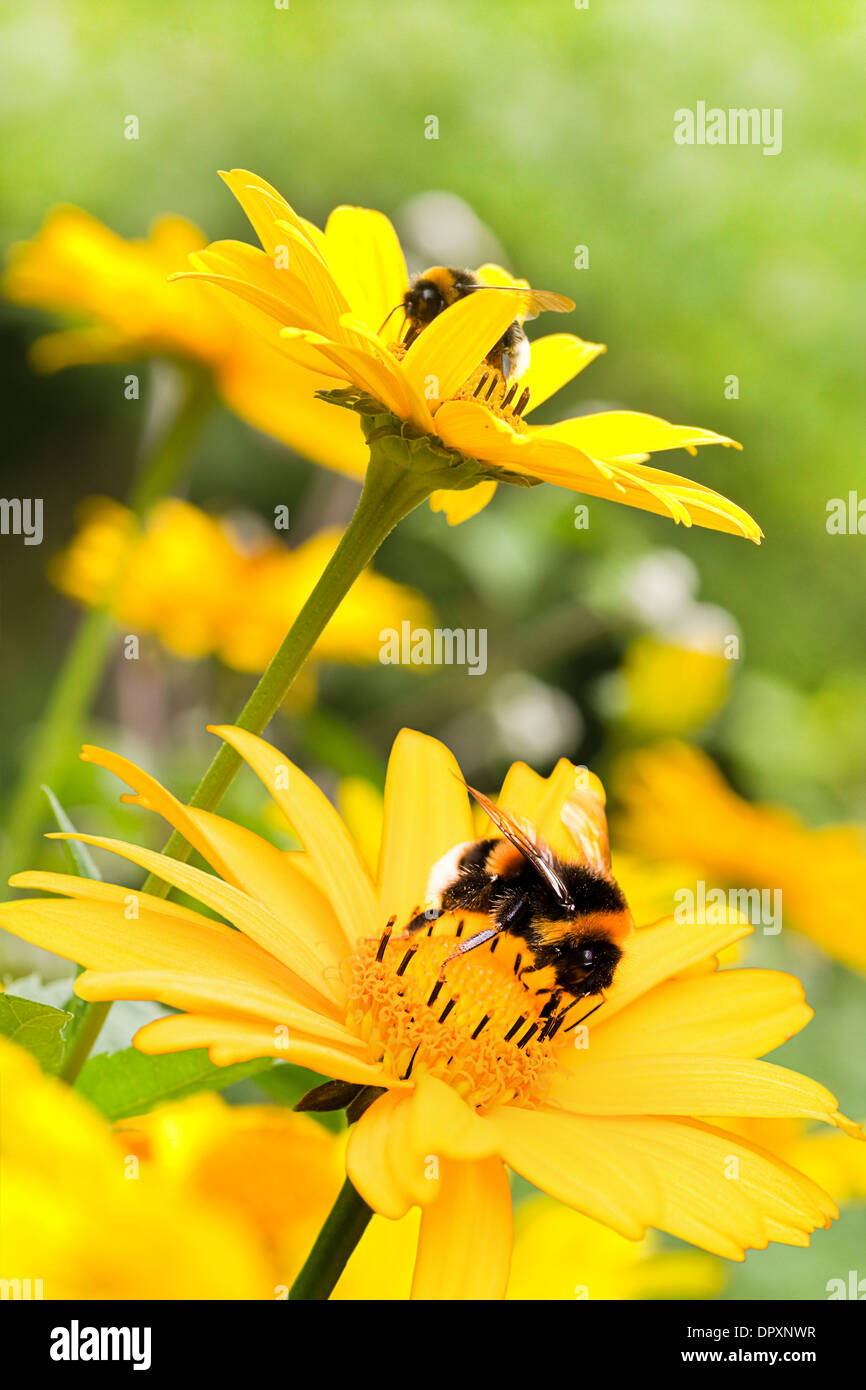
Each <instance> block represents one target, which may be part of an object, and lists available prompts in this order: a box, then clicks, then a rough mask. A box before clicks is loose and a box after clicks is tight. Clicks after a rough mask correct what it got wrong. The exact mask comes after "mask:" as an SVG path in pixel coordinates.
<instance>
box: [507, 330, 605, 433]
mask: <svg viewBox="0 0 866 1390" xmlns="http://www.w3.org/2000/svg"><path fill="white" fill-rule="evenodd" d="M606 351H607V349H606V348H605V346H604V344H603V343H585V342H584V341H583V339H582V338H575V337H574V335H573V334H571V333H550V334H548V335H547V337H545V338H536V340H535V342H534V343H533V344H532V348H531V356H530V359H529V366H528V367H527V369H526V371H525V372H524V374H523V376H522V377H521V379H520V384H521V386H522V387H527V386H528V387H529V404H528V406H527V407H526V410H525V411H524V414H525V415H529V414H531V412H532V411H533V410H535V408H536V406H539V405H543V404H544V402H545V401H547V400H549V399H550V397H551V396H553V395H555V394H556V392H557V391H559V390H561V388H562V387H563V386H565V385H566V384H567V383H568V382H569V381H571V380H572V378H573V377H576V376H577V374H578V372H582V371H583V369H584V367H588V366H589V364H590V362H594V361H595V359H596V357H598V356H599V355H600V353H602V352H606Z"/></svg>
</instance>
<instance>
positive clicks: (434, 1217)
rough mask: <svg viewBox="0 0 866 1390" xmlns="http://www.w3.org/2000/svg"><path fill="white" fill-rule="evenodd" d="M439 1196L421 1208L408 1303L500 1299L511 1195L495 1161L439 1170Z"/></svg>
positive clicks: (501, 1167)
mask: <svg viewBox="0 0 866 1390" xmlns="http://www.w3.org/2000/svg"><path fill="white" fill-rule="evenodd" d="M440 1188H441V1191H440V1194H439V1198H438V1200H437V1201H436V1202H434V1203H433V1204H432V1206H429V1207H425V1208H424V1211H423V1215H422V1217H421V1233H420V1235H419V1238H418V1256H417V1259H416V1262H415V1276H414V1279H413V1281H412V1298H413V1299H429V1300H435V1301H439V1302H444V1301H452V1300H456V1299H459V1300H475V1299H478V1300H491V1299H500V1298H504V1297H505V1290H506V1287H507V1285H508V1274H509V1270H510V1267H511V1246H512V1239H513V1232H512V1212H511V1190H510V1188H509V1186H508V1177H507V1174H506V1172H505V1168H504V1165H503V1164H502V1162H501V1160H500V1159H498V1158H487V1159H481V1160H479V1161H478V1162H475V1163H454V1162H449V1161H448V1160H446V1161H445V1162H444V1163H443V1164H442V1171H441V1176H440Z"/></svg>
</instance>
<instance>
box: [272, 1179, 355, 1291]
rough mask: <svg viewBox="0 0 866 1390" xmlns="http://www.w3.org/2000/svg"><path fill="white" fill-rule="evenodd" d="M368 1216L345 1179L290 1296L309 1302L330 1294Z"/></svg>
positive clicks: (349, 1183)
mask: <svg viewBox="0 0 866 1390" xmlns="http://www.w3.org/2000/svg"><path fill="white" fill-rule="evenodd" d="M372 1215H373V1212H372V1210H371V1208H370V1207H368V1206H367V1203H366V1202H365V1201H364V1198H363V1197H361V1196H360V1195H359V1194H358V1193H357V1192H356V1191H355V1189H354V1187H353V1186H352V1184H351V1182H350V1181H349V1179H348V1178H347V1179H346V1181H345V1182H344V1183H343V1186H342V1188H341V1190H340V1195H339V1197H338V1198H337V1200H336V1202H335V1203H334V1205H333V1207H332V1208H331V1210H330V1212H329V1214H328V1217H327V1219H326V1221H325V1224H324V1226H323V1227H322V1229H321V1231H320V1232H319V1234H318V1236H317V1237H316V1243H315V1245H314V1246H313V1248H312V1250H311V1251H310V1253H309V1255H308V1256H307V1259H306V1263H305V1264H304V1267H303V1269H302V1270H301V1272H300V1274H299V1275H298V1277H297V1279H296V1280H295V1282H294V1284H293V1285H292V1287H291V1290H290V1292H289V1298H290V1299H305V1300H307V1301H310V1300H313V1299H319V1300H321V1299H327V1298H329V1297H330V1295H331V1293H332V1292H333V1289H334V1286H335V1285H336V1283H337V1280H338V1279H339V1277H340V1275H341V1274H342V1273H343V1270H344V1269H345V1268H346V1264H347V1262H348V1260H349V1257H350V1255H351V1254H352V1251H353V1250H354V1249H355V1246H356V1245H357V1244H358V1241H359V1240H360V1239H361V1236H362V1235H363V1234H364V1232H365V1231H366V1229H367V1226H368V1224H369V1221H370V1217H371V1216H372Z"/></svg>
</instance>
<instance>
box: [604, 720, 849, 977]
mask: <svg viewBox="0 0 866 1390" xmlns="http://www.w3.org/2000/svg"><path fill="white" fill-rule="evenodd" d="M617 790H618V792H619V795H620V798H621V801H622V806H623V815H622V818H621V821H620V831H621V834H622V837H623V839H624V840H625V842H626V843H627V844H628V845H629V846H630V847H631V848H632V849H634V850H636V851H638V852H640V854H642V855H644V856H646V857H648V858H649V859H651V860H653V861H656V862H657V861H659V860H662V861H664V860H676V861H677V862H678V863H686V864H689V865H691V873H692V875H693V876H694V875H698V876H704V877H712V878H713V879H714V880H715V881H716V882H718V883H721V884H725V885H732V886H735V887H740V886H742V887H745V888H749V889H770V890H774V889H778V890H780V892H781V895H782V897H781V902H782V912H783V921H784V924H785V925H786V926H790V927H794V928H796V929H797V930H798V931H801V932H804V933H805V934H806V935H807V936H809V937H811V938H812V940H813V941H815V942H816V943H817V944H818V945H819V946H820V947H821V948H822V949H823V950H825V951H827V952H829V954H830V955H832V956H835V957H836V958H837V959H838V960H840V961H842V963H843V964H845V965H848V966H851V967H852V968H854V969H858V970H866V928H864V925H863V903H864V901H866V830H864V828H863V827H862V826H858V825H834V826H826V827H824V828H823V829H819V830H810V829H808V828H807V827H806V826H804V825H803V823H802V821H800V820H799V819H798V818H797V817H796V816H795V815H794V814H793V813H792V812H791V811H788V810H785V809H784V808H782V807H776V806H763V805H758V806H752V805H750V803H749V802H747V801H745V800H744V799H743V798H742V797H741V796H738V795H737V794H736V792H734V791H733V790H732V789H731V788H730V787H729V786H728V784H727V782H726V781H725V779H724V777H723V776H722V774H721V772H720V771H719V769H718V768H717V767H716V765H715V763H714V762H713V761H712V759H711V758H709V757H708V756H707V754H706V753H704V752H702V751H701V750H700V749H698V748H693V747H690V746H689V745H687V744H684V743H677V742H673V741H671V742H665V743H663V744H660V745H658V746H656V747H653V748H647V749H642V750H640V751H638V752H633V753H629V754H627V755H626V756H624V758H623V759H622V760H621V762H620V766H619V772H618V776H617ZM692 881H693V880H692ZM688 883H689V880H687V879H684V880H682V881H681V883H680V885H679V886H680V887H681V888H682V887H686V886H688Z"/></svg>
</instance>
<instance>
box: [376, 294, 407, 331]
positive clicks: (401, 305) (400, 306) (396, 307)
mask: <svg viewBox="0 0 866 1390" xmlns="http://www.w3.org/2000/svg"><path fill="white" fill-rule="evenodd" d="M403 307H404V305H403V301H402V299H401V300H400V303H399V304H395V305H394V308H393V309H392V310H391V313H390V314H388V315H387V317H386V318H385V319H384V320H383V322H382V327H381V328H380V329H379V332H380V333H381V332H382V330H383V329H384V327H385V324H386V323H387V322H388V319H390V318H392V317H393V315H394V314H396V312H397V310H398V309H402V308H403Z"/></svg>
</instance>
